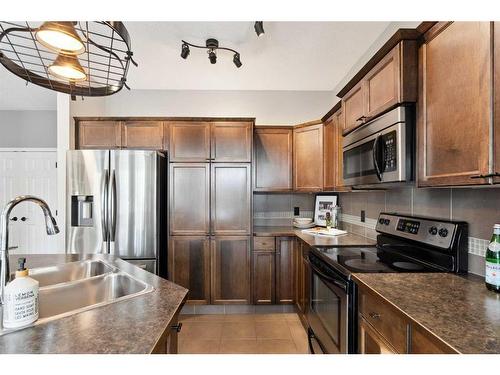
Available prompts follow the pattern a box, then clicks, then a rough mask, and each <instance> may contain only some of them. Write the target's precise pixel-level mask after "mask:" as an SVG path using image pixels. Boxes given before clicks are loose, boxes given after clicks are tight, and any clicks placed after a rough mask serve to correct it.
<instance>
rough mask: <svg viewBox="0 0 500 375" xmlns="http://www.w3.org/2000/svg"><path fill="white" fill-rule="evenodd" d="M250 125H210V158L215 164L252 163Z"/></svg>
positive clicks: (239, 123) (231, 123)
mask: <svg viewBox="0 0 500 375" xmlns="http://www.w3.org/2000/svg"><path fill="white" fill-rule="evenodd" d="M252 125H253V124H252V123H251V122H249V121H247V122H231V121H223V122H214V123H212V124H211V128H212V134H211V140H212V141H211V151H210V154H211V155H210V158H211V159H212V160H213V161H215V162H241V163H250V162H251V161H252V131H253V128H252Z"/></svg>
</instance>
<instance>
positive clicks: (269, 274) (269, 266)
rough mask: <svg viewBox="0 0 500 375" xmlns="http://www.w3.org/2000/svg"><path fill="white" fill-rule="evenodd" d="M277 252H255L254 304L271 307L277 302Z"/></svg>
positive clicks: (253, 268)
mask: <svg viewBox="0 0 500 375" xmlns="http://www.w3.org/2000/svg"><path fill="white" fill-rule="evenodd" d="M275 257H276V255H275V252H274V250H268V251H254V252H253V267H252V270H253V303H254V304H256V305H265V304H267V305H270V304H273V303H274V302H275V270H276V264H275Z"/></svg>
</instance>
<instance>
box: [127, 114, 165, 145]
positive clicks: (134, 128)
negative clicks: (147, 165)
mask: <svg viewBox="0 0 500 375" xmlns="http://www.w3.org/2000/svg"><path fill="white" fill-rule="evenodd" d="M121 131H122V147H123V148H136V149H152V150H163V149H164V145H165V144H164V139H163V122H161V121H124V122H122V128H121Z"/></svg>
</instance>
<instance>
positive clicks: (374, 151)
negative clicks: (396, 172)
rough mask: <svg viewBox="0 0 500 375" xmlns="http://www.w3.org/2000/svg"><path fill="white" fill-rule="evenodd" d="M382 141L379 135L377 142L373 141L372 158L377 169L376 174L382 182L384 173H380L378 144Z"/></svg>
mask: <svg viewBox="0 0 500 375" xmlns="http://www.w3.org/2000/svg"><path fill="white" fill-rule="evenodd" d="M379 140H380V134H379V135H377V138H375V141H373V149H372V158H373V167H374V169H375V173H376V175H377V178H378V180H379V181H382V172H381V171H380V167H379V165H378V143H379Z"/></svg>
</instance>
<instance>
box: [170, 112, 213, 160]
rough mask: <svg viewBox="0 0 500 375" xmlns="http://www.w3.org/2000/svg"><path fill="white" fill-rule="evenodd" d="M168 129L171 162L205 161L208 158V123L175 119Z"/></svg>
mask: <svg viewBox="0 0 500 375" xmlns="http://www.w3.org/2000/svg"><path fill="white" fill-rule="evenodd" d="M168 127H169V129H170V137H169V148H168V149H169V156H170V161H172V162H205V161H209V160H210V123H209V122H194V121H175V122H170V123H169V124H168Z"/></svg>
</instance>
